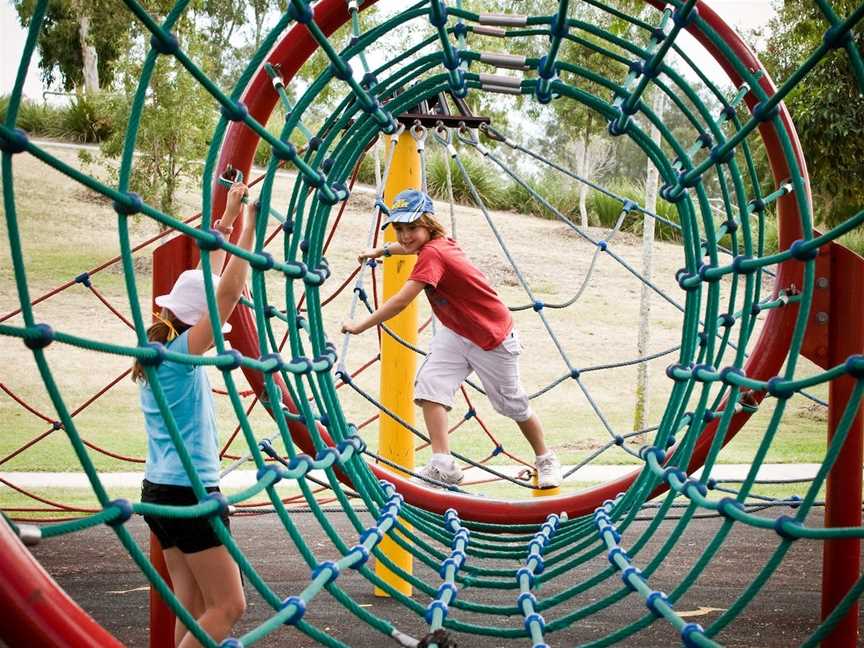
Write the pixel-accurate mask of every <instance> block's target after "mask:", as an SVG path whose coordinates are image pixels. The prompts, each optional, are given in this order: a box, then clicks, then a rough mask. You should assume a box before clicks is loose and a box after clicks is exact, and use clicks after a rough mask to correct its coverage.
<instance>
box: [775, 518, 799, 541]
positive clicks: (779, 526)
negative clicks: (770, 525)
mask: <svg viewBox="0 0 864 648" xmlns="http://www.w3.org/2000/svg"><path fill="white" fill-rule="evenodd" d="M790 526H795V527H800V526H801V524H800V523H799V522H798V520H796V519H795V518H793V517H790V516H788V515H781V516H779V517H778V518H777V519H776V520H774V530H775V531H776V532H777V535H779V536H780V537H781V538H783V539H785V540H798V536H796V535H793V534H792V533H790V532H789V529H788V527H790Z"/></svg>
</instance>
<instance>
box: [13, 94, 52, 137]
mask: <svg viewBox="0 0 864 648" xmlns="http://www.w3.org/2000/svg"><path fill="white" fill-rule="evenodd" d="M8 109H9V95H4V96H2V97H0V120H3V121H5V120H6V112H7V111H8ZM62 119H63V109H62V108H59V107H57V106H49V105H48V104H41V103H36V102H34V101H29V100H27V99H24V100H22V101H21V104H20V105H19V107H18V115H17V118H16V120H15V125H16V127H17V128H21V129H23V130H25V131H27V133H29V134H31V135H41V136H43V137H59V136H60V135H59V133H60V132H61V130H62V128H61V123H62Z"/></svg>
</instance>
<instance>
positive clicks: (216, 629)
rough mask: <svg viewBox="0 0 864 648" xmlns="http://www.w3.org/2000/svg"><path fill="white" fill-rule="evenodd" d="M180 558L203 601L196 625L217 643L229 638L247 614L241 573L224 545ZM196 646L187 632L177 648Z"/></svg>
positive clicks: (193, 639)
mask: <svg viewBox="0 0 864 648" xmlns="http://www.w3.org/2000/svg"><path fill="white" fill-rule="evenodd" d="M183 557H184V558H185V560H186V565H187V566H188V568H189V570H190V571H191V573H192V575H193V576H194V578H195V581H196V582H197V583H198V587H199V588H200V590H201V594H202V596H203V598H204V613H203V614H202V615H201V616H199V617H198V624H199V625H200V626H201V627H202V628H203V629H204V630H205V631H206V632H207V634H209V635H210V636H211V637H213V639H214V641H216V642H217V643H218V642H220V641H222V640H223V639H224V638H225V637H227V636H228V634H229V633H230V632H231V628H232V626H233V625H234V624H235V623H236V622H237V620H238V619H239V618H240V617H241V616H243V613H244V612H245V611H246V596H245V594H244V593H243V583H242V581H241V580H240V570H239V569H238V567H237V564H236V563H235V562H234V559H233V558H231V555H230V554H229V553H228V550H227V549H226V548H225V547H224V546H223V545H220V546H218V547H212V548H210V549H205V550H204V551H199V552H196V553H191V554H184V556H183ZM199 645H200V644H199V643H198V641H197V640H196V639H195V637H193V636H192V635H191V634H188V633H187V634H186V636H185V637H183V640H182V641H181V642H180V643H179V644H178V648H193V647H197V646H199Z"/></svg>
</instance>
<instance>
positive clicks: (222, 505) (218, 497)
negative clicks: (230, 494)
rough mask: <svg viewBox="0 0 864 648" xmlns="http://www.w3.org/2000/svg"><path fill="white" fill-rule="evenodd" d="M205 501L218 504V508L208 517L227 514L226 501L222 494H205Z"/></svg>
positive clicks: (227, 505)
mask: <svg viewBox="0 0 864 648" xmlns="http://www.w3.org/2000/svg"><path fill="white" fill-rule="evenodd" d="M205 499H208V500H213V501H214V502H218V503H219V506H217V507H216V510H215V511H213V512H212V513H211V514H210V515H220V516H221V515H226V514H227V513H228V507H229V504H228V499H227V498H226V497H225V496H224V495H223V494H222V493H207V497H206V498H205Z"/></svg>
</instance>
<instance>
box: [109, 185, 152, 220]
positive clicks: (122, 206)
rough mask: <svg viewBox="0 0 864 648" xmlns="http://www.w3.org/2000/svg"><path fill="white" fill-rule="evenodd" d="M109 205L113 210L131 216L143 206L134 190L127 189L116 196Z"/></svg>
mask: <svg viewBox="0 0 864 648" xmlns="http://www.w3.org/2000/svg"><path fill="white" fill-rule="evenodd" d="M111 206H112V207H113V208H114V211H115V212H117V213H118V214H121V215H123V216H132V215H134V214H137V213H139V212H140V211H141V209H142V208H143V207H144V201H143V200H141V196H139V195H138V194H137V193H135V192H134V191H127V192H126V193H125V194H123V195H121V196H120V197H118V198H117V200H115V201H114V202H113V203H111Z"/></svg>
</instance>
